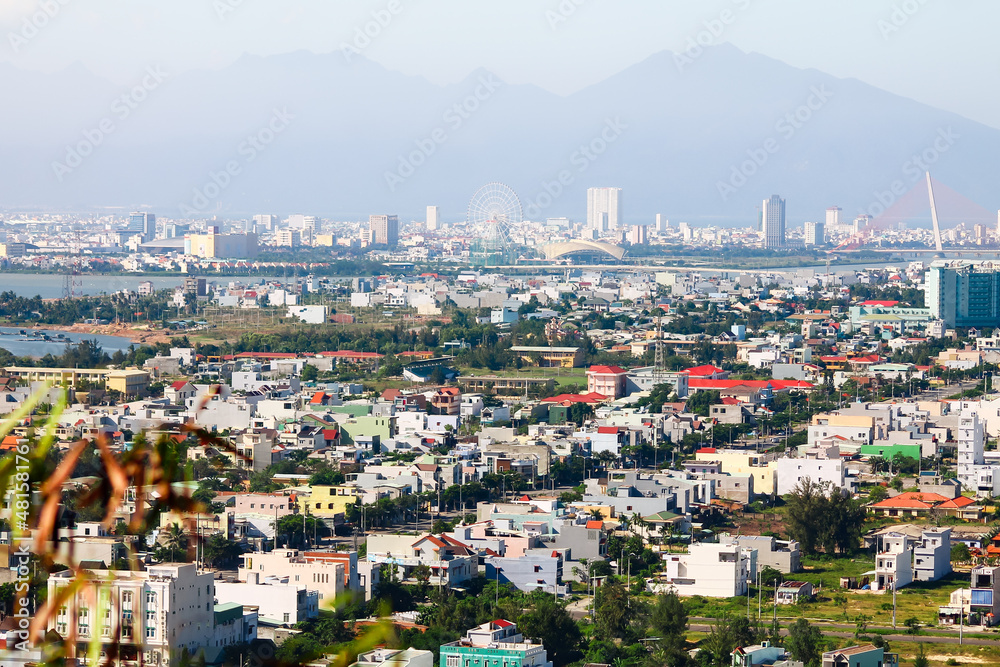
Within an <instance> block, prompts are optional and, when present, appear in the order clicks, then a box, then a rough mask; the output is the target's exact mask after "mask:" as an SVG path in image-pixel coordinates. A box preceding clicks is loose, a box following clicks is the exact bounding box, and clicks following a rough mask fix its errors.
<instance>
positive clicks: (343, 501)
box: [305, 484, 362, 517]
mask: <svg viewBox="0 0 1000 667" xmlns="http://www.w3.org/2000/svg"><path fill="white" fill-rule="evenodd" d="M309 488H310V491H311V494H310V496H309V499H308V500H306V501H305V503H306V505H307V507H308V511H309V514H314V515H316V516H321V517H323V516H329V517H332V516H336V515H337V514H344V513H345V512H346V511H347V507H348V506H349V505H354V504H356V503H357V502H358V501H360V499H361V495H362V492H361V489H359V488H358V487H356V486H353V485H351V484H339V485H337V486H319V485H317V486H312V487H309Z"/></svg>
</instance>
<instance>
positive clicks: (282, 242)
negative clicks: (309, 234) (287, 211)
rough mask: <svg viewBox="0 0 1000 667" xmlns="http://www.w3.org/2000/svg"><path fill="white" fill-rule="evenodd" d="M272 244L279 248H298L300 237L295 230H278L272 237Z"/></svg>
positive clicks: (300, 242)
mask: <svg viewBox="0 0 1000 667" xmlns="http://www.w3.org/2000/svg"><path fill="white" fill-rule="evenodd" d="M274 244H275V245H276V246H278V247H281V248H298V247H299V246H300V245H302V235H301V233H300V232H299V231H298V230H296V229H291V228H289V229H279V230H278V232H277V233H276V234H275V235H274Z"/></svg>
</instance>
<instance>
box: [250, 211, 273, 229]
mask: <svg viewBox="0 0 1000 667" xmlns="http://www.w3.org/2000/svg"><path fill="white" fill-rule="evenodd" d="M253 224H254V229H253V231H255V232H257V233H258V234H259V233H261V232H264V231H267V232H270V231H273V230H274V228H275V227H277V226H278V216H276V215H273V214H270V213H261V214H259V215H255V216H254V217H253Z"/></svg>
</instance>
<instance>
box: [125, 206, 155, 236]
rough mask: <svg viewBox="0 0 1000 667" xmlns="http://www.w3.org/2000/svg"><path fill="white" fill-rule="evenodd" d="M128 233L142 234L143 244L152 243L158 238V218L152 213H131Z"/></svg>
mask: <svg viewBox="0 0 1000 667" xmlns="http://www.w3.org/2000/svg"><path fill="white" fill-rule="evenodd" d="M128 231H130V232H139V233H140V234H142V242H143V243H148V242H149V241H152V240H153V239H154V238H156V216H155V215H154V214H152V213H130V214H129V216H128Z"/></svg>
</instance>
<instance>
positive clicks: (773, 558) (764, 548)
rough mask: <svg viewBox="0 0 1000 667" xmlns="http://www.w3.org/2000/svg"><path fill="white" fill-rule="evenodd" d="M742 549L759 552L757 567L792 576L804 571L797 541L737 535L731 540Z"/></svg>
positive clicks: (764, 536)
mask: <svg viewBox="0 0 1000 667" xmlns="http://www.w3.org/2000/svg"><path fill="white" fill-rule="evenodd" d="M729 539H731V540H732V541H734V542H736V543H737V544H739V545H740V546H741V547H744V548H748V549H756V550H757V567H758V568H763V567H772V568H774V569H775V570H777V571H778V572H782V573H784V574H790V573H792V572H798V571H799V570H801V569H802V552H801V550H800V549H799V543H798V542H796V541H795V540H779V539H778V538H776V537H773V536H769V535H736V536H735V537H731V538H729Z"/></svg>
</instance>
